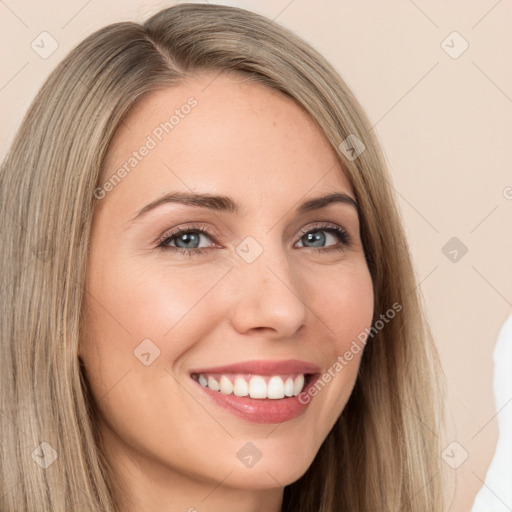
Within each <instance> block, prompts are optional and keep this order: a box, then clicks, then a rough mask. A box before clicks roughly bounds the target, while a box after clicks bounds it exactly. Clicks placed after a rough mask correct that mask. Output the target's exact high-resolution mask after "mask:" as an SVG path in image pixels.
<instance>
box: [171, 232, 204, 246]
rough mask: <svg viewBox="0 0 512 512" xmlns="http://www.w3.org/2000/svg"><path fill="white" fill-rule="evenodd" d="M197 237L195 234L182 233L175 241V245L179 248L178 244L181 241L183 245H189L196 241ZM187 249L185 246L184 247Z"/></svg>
mask: <svg viewBox="0 0 512 512" xmlns="http://www.w3.org/2000/svg"><path fill="white" fill-rule="evenodd" d="M198 240H199V237H198V235H197V234H195V233H184V234H182V235H181V236H180V237H179V238H178V239H177V240H176V245H178V246H179V244H178V242H180V241H183V242H184V243H185V244H189V243H190V242H191V241H196V242H197V241H198ZM185 248H187V246H185Z"/></svg>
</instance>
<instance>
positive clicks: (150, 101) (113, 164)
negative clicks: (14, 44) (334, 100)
mask: <svg viewBox="0 0 512 512" xmlns="http://www.w3.org/2000/svg"><path fill="white" fill-rule="evenodd" d="M142 153H143V155H142ZM121 168H124V169H125V170H126V171H127V172H125V173H121V174H123V175H124V176H126V177H124V178H123V179H122V183H120V184H119V185H118V186H116V189H115V190H114V191H113V192H112V193H111V198H112V199H114V196H115V195H117V197H118V199H120V198H121V196H122V197H124V199H125V200H129V199H133V202H134V204H135V203H137V204H138V203H139V202H140V201H139V200H138V198H139V197H141V196H144V197H145V199H148V200H151V199H154V198H155V196H156V197H157V196H158V195H161V194H163V193H165V192H167V191H169V190H183V191H185V190H186V191H191V190H193V191H201V192H209V193H212V194H215V193H219V194H225V195H231V196H234V197H236V196H240V195H244V197H245V198H246V199H247V201H250V200H251V199H252V200H254V201H263V200H269V199H275V200H277V201H281V200H283V201H284V200H286V201H287V202H289V201H290V200H294V199H295V200H298V199H299V198H301V197H303V196H304V195H307V196H309V195H318V193H320V192H324V191H333V190H337V191H339V190H342V191H344V192H346V193H349V194H350V195H352V196H353V191H352V188H351V186H350V183H349V181H348V179H347V178H346V176H345V175H344V173H343V171H342V168H341V166H340V164H339V162H338V160H337V158H336V154H335V152H334V151H333V149H332V147H331V146H330V144H329V143H328V141H327V139H326V138H325V136H324V134H323V133H322V131H321V129H320V128H319V126H318V125H317V124H316V123H315V122H314V121H313V120H312V119H311V118H310V117H309V116H308V114H307V113H306V112H305V111H304V110H303V109H302V108H301V107H299V106H298V105H297V104H296V103H295V102H294V101H293V100H292V99H291V98H289V97H287V96H285V95H284V94H282V93H281V92H279V91H276V90H274V89H271V88H269V87H268V86H266V85H264V84H261V83H257V82H254V81H252V80H248V79H247V78H246V77H244V76H241V75H237V74H234V73H233V74H232V73H222V74H220V75H219V74H218V73H217V74H211V73H204V74H201V75H198V76H196V77H194V78H190V79H188V80H187V81H185V82H183V83H181V84H180V85H176V86H174V87H170V88H167V89H163V90H160V91H156V92H154V93H152V94H150V95H148V96H146V97H145V98H143V99H142V101H140V102H139V103H138V104H137V105H136V106H135V108H133V109H132V111H131V112H130V113H129V115H128V116H127V117H126V119H125V120H124V122H123V124H122V125H121V126H120V127H119V129H118V130H117V132H116V134H115V136H114V138H113V140H112V142H111V145H110V147H109V151H108V154H107V158H106V161H105V165H104V172H103V181H105V180H107V179H108V178H109V177H110V176H112V175H113V174H115V173H117V172H118V171H119V169H121Z"/></svg>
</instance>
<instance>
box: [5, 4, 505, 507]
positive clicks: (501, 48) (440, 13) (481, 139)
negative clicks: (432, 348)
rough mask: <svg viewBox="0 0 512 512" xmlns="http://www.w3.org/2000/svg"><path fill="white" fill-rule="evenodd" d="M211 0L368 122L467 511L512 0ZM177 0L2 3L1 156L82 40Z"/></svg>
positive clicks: (487, 432) (477, 451)
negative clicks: (411, 269)
mask: <svg viewBox="0 0 512 512" xmlns="http://www.w3.org/2000/svg"><path fill="white" fill-rule="evenodd" d="M219 3H230V4H232V5H237V6H240V7H245V8H248V9H250V10H254V11H256V12H259V13H261V14H264V15H266V16H268V17H270V18H273V19H276V21H278V22H280V23H281V24H283V25H285V26H287V27H289V28H291V29H292V30H294V31H295V32H296V33H298V34H299V35H301V36H302V37H304V38H305V39H306V40H307V41H309V42H310V43H311V44H312V45H313V46H315V47H316V48H317V49H318V50H319V51H320V52H321V53H323V54H324V55H325V56H326V57H327V58H328V59H329V60H330V61H331V62H332V63H333V65H334V66H335V67H336V68H337V69H338V71H339V72H340V73H341V75H342V76H343V78H344V79H345V80H346V82H347V83H348V85H349V86H350V87H351V88H352V89H353V90H354V92H355V94H356V95H357V96H358V98H359V99H360V101H361V102H362V104H363V106H364V107H365V108H366V110H367V112H368V114H369V116H370V119H371V120H372V122H373V124H374V126H375V130H376V132H377V134H378V136H379V138H380V140H381V142H382V144H383V147H384V152H385V154H386V157H387V160H388V163H389V166H390V169H391V172H392V175H393V181H394V184H395V188H396V191H397V194H398V195H397V197H398V200H399V203H400V208H401V211H402V213H403V218H404V222H405V225H406V229H407V233H408V236H409V240H410V243H411V248H412V252H413V256H414V258H415V265H416V269H417V279H418V283H420V287H421V289H422V291H423V294H424V297H425V303H426V308H427V311H428V314H429V317H430V321H431V325H432V329H433V332H434V335H435V338H436V342H437V345H438V347H439V350H440V354H441V357H442V361H443V365H444V368H445V372H446V376H447V384H448V406H447V408H448V411H449V415H450V426H449V433H448V440H447V442H450V441H453V440H456V441H457V442H458V443H460V445H461V446H462V447H464V449H465V450H467V451H468V452H469V458H468V459H467V460H466V462H465V463H463V464H462V465H461V466H460V467H459V468H457V469H450V472H451V475H452V476H453V478H454V480H455V481H456V491H455V495H454V499H453V504H452V507H451V510H452V511H454V512H466V511H469V510H470V507H471V504H472V502H473V499H474V496H475V494H476V493H477V491H478V489H479V487H480V486H481V480H484V479H485V474H486V470H487V467H488V465H489V462H490V460H491V457H492V454H493V452H494V449H495V444H496V436H497V428H496V419H495V418H493V417H494V415H495V410H494V401H493V395H492V349H493V346H494V343H495V341H496V338H497V335H498V332H499V329H500V326H501V324H502V323H503V322H504V320H505V318H506V317H507V315H508V314H509V313H510V312H511V309H512V286H511V284H512V272H511V265H510V262H512V236H511V235H512V232H511V230H510V226H511V222H510V221H511V217H512V188H507V187H512V175H511V174H510V164H511V160H512V155H511V151H510V146H511V142H512V116H511V113H512V99H511V98H512V71H511V66H510V62H512V59H511V53H512V41H511V39H512V31H511V30H510V17H511V15H512V2H511V1H509V0H500V1H495V0H489V1H487V0H486V1H480V2H476V1H471V2H468V1H464V2H463V1H460V0H459V1H453V2H450V3H447V2H442V1H440V0H438V1H435V2H427V1H420V0H418V1H416V2H413V1H412V0H392V1H388V2H380V1H378V0H372V1H369V2H356V1H347V0H345V1H339V2H336V1H335V0H330V1H327V0H324V1H317V2H312V1H310V2H307V1H305V0H292V1H291V2H290V1H289V0H283V1H281V0H279V1H270V0H265V1H259V2H255V1H237V2H219ZM172 4H173V2H172V1H167V2H156V1H153V2H151V1H146V2H142V1H140V0H109V1H103V2H100V1H99V0H89V1H86V0H72V1H70V0H66V1H64V0H58V1H55V2H51V3H50V2H36V1H32V2H16V1H15V0H5V1H2V2H0V15H1V26H0V38H1V48H2V49H3V52H2V53H3V64H2V68H1V74H0V102H1V107H2V117H3V122H2V128H3V131H2V134H1V139H0V146H1V147H0V153H1V155H2V156H3V155H4V154H5V152H6V151H7V148H8V145H9V143H10V141H11V140H12V137H13V135H14V132H15V130H16V128H17V126H18V125H19V122H20V120H21V117H22V115H23V113H24V112H25V110H26V108H27V107H28V105H29V103H30V101H31V100H32V98H33V97H34V95H35V93H36V91H37V89H38V88H39V87H40V85H41V83H42V82H43V80H44V79H45V77H46V76H47V75H48V74H49V72H50V71H51V70H52V69H53V68H54V66H55V65H56V63H57V62H59V61H60V60H61V59H62V58H63V57H64V55H65V54H66V53H67V52H68V51H69V50H70V49H71V48H72V47H73V46H74V45H75V44H76V43H78V42H79V41H80V40H82V39H83V38H84V37H85V36H87V35H89V34H90V33H91V32H92V31H94V30H96V29H97V28H99V27H101V26H104V25H106V24H108V23H113V22H117V21H125V20H133V21H140V20H141V19H144V18H145V17H147V16H148V15H149V14H152V13H154V12H156V11H157V10H159V9H160V8H162V7H166V6H170V5H172ZM43 31H46V32H48V33H49V34H51V36H52V37H53V38H54V39H55V40H56V41H57V43H58V48H57V49H56V51H55V52H54V53H53V54H52V55H51V56H49V57H48V58H46V59H43V58H41V57H40V56H39V55H38V53H36V52H35V51H34V50H33V49H32V47H31V43H32V41H34V40H35V42H36V43H37V42H38V41H40V38H39V39H38V36H39V34H41V32H43ZM453 31H457V32H458V33H459V34H460V36H462V38H463V39H464V40H465V41H467V43H468V44H469V47H468V48H467V50H466V51H465V52H464V53H462V54H461V55H460V56H459V57H458V58H452V57H450V55H449V54H448V53H447V52H446V51H445V49H444V48H446V50H448V51H449V52H451V53H452V54H454V52H457V51H458V50H460V49H461V48H462V47H463V46H462V45H463V44H464V41H463V40H462V39H457V37H458V36H453V35H452V36H450V37H449V38H448V39H447V41H446V42H445V43H444V44H443V45H442V42H443V40H445V39H446V38H447V36H449V35H450V34H451V33H452V32H453ZM44 37H47V36H44ZM45 47H46V48H47V49H48V48H50V46H49V45H48V44H47V45H46V46H45ZM507 197H508V199H507ZM454 236H455V237H457V238H458V239H459V240H460V241H461V242H462V243H463V244H464V245H465V246H467V248H468V252H467V254H465V255H464V256H463V257H462V258H460V253H458V254H459V256H458V257H459V258H460V259H459V260H458V261H457V262H452V261H450V260H449V259H448V258H447V257H446V256H445V255H444V254H443V252H442V248H443V246H444V245H445V244H446V243H447V242H448V240H450V239H451V238H452V237H454ZM450 250H451V248H450ZM511 398H512V397H511ZM509 406H511V407H512V405H510V404H509ZM458 449H459V448H458ZM459 455H460V454H459ZM440 456H441V454H440Z"/></svg>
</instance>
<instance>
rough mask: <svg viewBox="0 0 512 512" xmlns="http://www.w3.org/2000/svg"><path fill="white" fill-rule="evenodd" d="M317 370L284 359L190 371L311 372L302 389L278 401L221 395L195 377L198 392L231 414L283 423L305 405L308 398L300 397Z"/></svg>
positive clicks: (312, 381) (317, 375)
mask: <svg viewBox="0 0 512 512" xmlns="http://www.w3.org/2000/svg"><path fill="white" fill-rule="evenodd" d="M319 371H320V369H319V367H318V366H316V365H315V364H313V363H307V362H304V361H298V360H296V359H289V360H286V361H264V360H259V361H247V362H243V363H235V364H230V365H224V366H216V367H211V368H197V369H194V370H192V371H191V372H190V373H191V375H193V374H196V375H197V374H200V373H203V374H212V373H231V374H234V373H237V374H253V375H279V374H295V373H296V374H301V373H303V374H314V375H311V378H310V379H309V380H308V382H307V383H306V384H305V386H304V388H303V390H302V392H301V393H300V394H299V395H297V396H293V397H285V398H281V399H278V400H273V399H270V398H263V399H261V398H250V397H247V396H245V397H239V396H236V395H224V394H222V393H221V392H220V391H214V390H212V389H210V388H208V387H204V386H201V384H199V382H197V381H196V380H194V379H193V380H194V382H195V383H196V385H197V386H199V389H200V391H201V392H203V393H204V394H205V395H206V396H207V397H208V398H210V399H212V400H213V401H214V402H215V403H216V404H217V405H219V406H221V407H223V408H225V409H226V410H228V411H230V412H231V413H233V414H235V415H237V416H238V417H240V418H243V419H245V420H247V421H251V422H253V423H283V422H285V421H290V420H292V419H294V418H297V417H298V416H300V415H301V414H303V413H304V412H305V410H306V408H307V407H308V405H309V403H310V401H311V397H309V400H307V401H306V403H303V401H301V400H299V397H300V396H301V395H302V396H304V395H305V394H306V395H307V391H308V389H309V388H310V387H312V386H314V384H315V382H316V381H317V380H318V378H319V376H320V373H319Z"/></svg>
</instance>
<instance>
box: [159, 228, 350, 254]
mask: <svg viewBox="0 0 512 512" xmlns="http://www.w3.org/2000/svg"><path fill="white" fill-rule="evenodd" d="M325 233H328V234H329V235H330V236H334V237H335V238H336V239H337V240H338V244H334V245H328V246H324V244H325V243H327V242H328V237H327V236H326V235H325ZM201 237H206V238H209V239H210V240H212V238H213V235H211V234H210V233H209V232H208V229H207V228H206V227H205V226H204V225H202V224H201V225H189V226H187V227H186V228H185V227H182V228H179V229H176V230H175V231H173V232H172V233H166V234H165V235H164V236H163V237H162V238H161V239H160V243H159V245H158V247H160V248H162V249H164V250H168V251H172V252H175V253H179V254H184V255H187V256H198V255H201V254H204V253H205V252H207V251H209V250H211V249H213V248H214V247H212V246H211V245H210V246H208V245H206V246H203V247H200V241H201ZM298 242H300V243H301V244H302V247H303V248H304V249H308V250H313V251H315V252H321V251H332V250H343V249H345V247H347V246H349V245H350V243H351V238H350V235H349V234H348V233H347V231H346V230H345V229H343V228H342V227H341V226H337V225H334V224H326V225H321V226H314V227H313V228H311V227H309V228H308V229H305V230H303V231H301V233H300V237H299V240H298ZM306 243H312V244H314V245H312V246H306V245H304V244H306Z"/></svg>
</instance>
